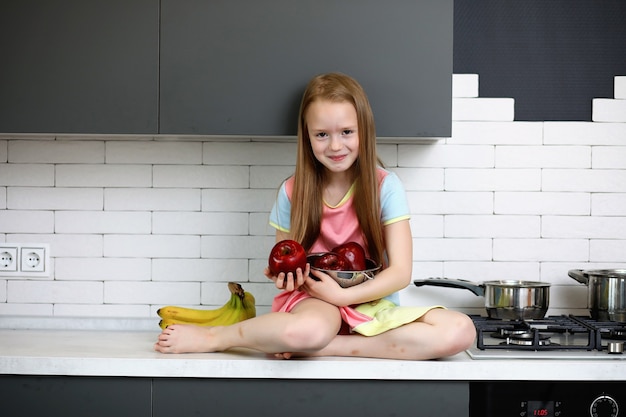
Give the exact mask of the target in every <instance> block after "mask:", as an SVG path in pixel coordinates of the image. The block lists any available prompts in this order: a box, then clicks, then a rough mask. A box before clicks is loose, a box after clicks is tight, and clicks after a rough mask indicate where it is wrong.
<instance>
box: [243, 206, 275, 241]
mask: <svg viewBox="0 0 626 417" xmlns="http://www.w3.org/2000/svg"><path fill="white" fill-rule="evenodd" d="M269 218H270V213H269V212H260V213H250V219H249V227H250V230H249V233H250V235H252V236H272V237H274V236H275V235H276V229H274V228H273V227H272V226H270V224H269Z"/></svg>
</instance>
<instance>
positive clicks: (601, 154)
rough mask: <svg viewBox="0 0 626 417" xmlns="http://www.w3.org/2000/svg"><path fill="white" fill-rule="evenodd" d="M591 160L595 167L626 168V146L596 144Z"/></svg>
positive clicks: (625, 140)
mask: <svg viewBox="0 0 626 417" xmlns="http://www.w3.org/2000/svg"><path fill="white" fill-rule="evenodd" d="M624 142H625V144H626V138H625V139H624ZM591 161H592V167H593V168H598V169H602V168H608V169H626V146H594V147H593V156H592V159H591Z"/></svg>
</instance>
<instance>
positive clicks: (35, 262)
mask: <svg viewBox="0 0 626 417" xmlns="http://www.w3.org/2000/svg"><path fill="white" fill-rule="evenodd" d="M49 263H50V261H49V258H48V248H47V245H43V244H42V245H32V244H29V245H28V246H22V247H20V271H21V272H46V271H47V270H48V267H47V266H48V264H49Z"/></svg>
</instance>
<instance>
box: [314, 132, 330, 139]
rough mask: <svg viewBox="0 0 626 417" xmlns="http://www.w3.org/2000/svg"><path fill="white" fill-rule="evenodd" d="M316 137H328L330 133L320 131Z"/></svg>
mask: <svg viewBox="0 0 626 417" xmlns="http://www.w3.org/2000/svg"><path fill="white" fill-rule="evenodd" d="M315 137H316V138H326V137H328V133H326V132H320V133H318V134H316V135H315Z"/></svg>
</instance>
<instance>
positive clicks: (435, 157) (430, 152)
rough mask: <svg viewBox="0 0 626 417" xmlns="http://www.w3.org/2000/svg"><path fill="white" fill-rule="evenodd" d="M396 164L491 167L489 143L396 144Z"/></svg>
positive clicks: (491, 156) (492, 156) (492, 162)
mask: <svg viewBox="0 0 626 417" xmlns="http://www.w3.org/2000/svg"><path fill="white" fill-rule="evenodd" d="M398 165H399V166H407V167H424V168H426V167H433V168H435V167H436V168H492V167H493V166H494V147H493V146H491V145H448V146H433V145H417V146H416V145H398Z"/></svg>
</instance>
